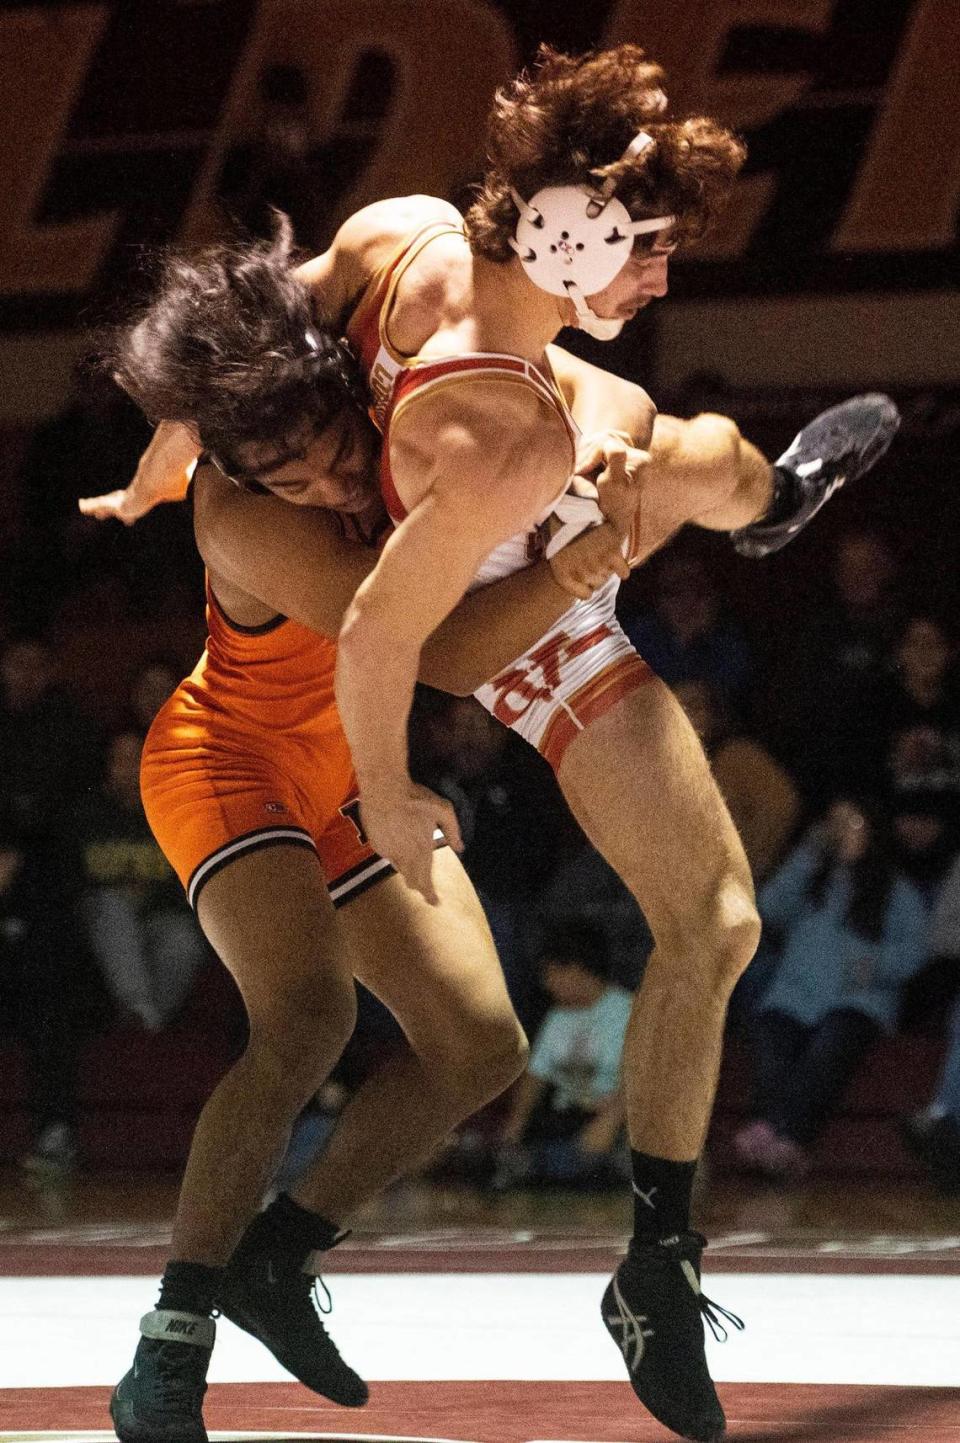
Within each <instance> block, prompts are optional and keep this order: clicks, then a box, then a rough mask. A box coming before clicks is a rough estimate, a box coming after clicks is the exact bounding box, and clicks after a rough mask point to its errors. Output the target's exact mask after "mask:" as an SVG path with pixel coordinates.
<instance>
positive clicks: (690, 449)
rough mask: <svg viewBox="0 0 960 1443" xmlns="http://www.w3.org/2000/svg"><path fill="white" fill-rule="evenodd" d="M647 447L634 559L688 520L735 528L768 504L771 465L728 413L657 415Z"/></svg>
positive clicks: (763, 511) (639, 558) (711, 526)
mask: <svg viewBox="0 0 960 1443" xmlns="http://www.w3.org/2000/svg"><path fill="white" fill-rule="evenodd" d="M649 451H650V457H651V460H650V464H649V465H648V466H646V467H644V470H643V472H642V473H641V476H642V480H641V493H640V514H641V523H642V525H641V530H640V536H639V540H640V543H641V544H640V547H639V549H638V553H637V554H636V555H635V562H636V564H639V563H640V562H642V561H645V560H646V559H647V557H649V556H650V555H651V554H652V553H653V552H654V551H656V550H657V549H658V548H659V547H660V546H662V545H663V544H664V543H665V542H666V541H667V540H668V539H669V537H670V536H672V535H673V533H674V532H675V531H677V530H679V528H680V527H681V526H684V525H686V524H687V523H688V522H693V523H694V524H695V525H697V526H702V527H705V528H706V529H707V530H710V531H735V530H737V529H738V528H739V527H742V526H748V525H749V524H750V523H751V522H752V521H755V520H757V518H758V517H760V516H763V515H765V514H766V512H767V510H768V509H769V506H770V502H771V500H772V497H773V467H772V466H771V464H770V462H769V461H768V460H767V459H766V457H765V456H763V455H762V453H761V452H760V451H758V450H757V448H756V446H754V445H753V444H752V443H751V442H749V441H747V440H746V439H745V438H744V437H743V436H742V435H741V434H740V431H739V428H738V427H737V426H736V424H735V423H734V422H733V421H731V420H729V419H728V417H726V416H715V415H712V414H710V413H704V414H703V415H700V416H695V417H693V419H692V420H690V421H681V420H678V419H677V418H676V417H675V416H657V418H656V421H655V422H654V426H653V435H652V438H651V441H650V447H649Z"/></svg>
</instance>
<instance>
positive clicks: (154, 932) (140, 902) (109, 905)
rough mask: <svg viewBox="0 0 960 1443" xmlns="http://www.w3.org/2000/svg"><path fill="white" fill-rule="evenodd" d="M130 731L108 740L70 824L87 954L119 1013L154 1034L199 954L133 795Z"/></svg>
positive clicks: (137, 742)
mask: <svg viewBox="0 0 960 1443" xmlns="http://www.w3.org/2000/svg"><path fill="white" fill-rule="evenodd" d="M142 750H143V742H142V740H141V738H140V736H139V735H138V734H137V733H136V732H120V733H119V734H118V735H117V736H115V737H113V739H112V740H111V742H110V748H109V754H108V762H107V776H106V782H105V785H104V787H103V789H102V791H100V792H98V793H95V794H94V795H93V796H91V797H89V798H88V799H87V801H86V804H85V805H84V807H83V808H82V810H81V811H80V813H79V816H78V818H77V821H76V837H77V844H78V848H79V853H80V864H81V867H82V873H83V879H82V884H81V886H82V895H81V901H80V907H81V915H82V917H83V921H84V925H85V930H86V935H87V938H88V941H89V945H90V948H91V951H92V953H93V956H94V959H95V960H96V962H97V965H98V966H99V968H100V970H101V972H102V974H103V977H104V980H105V982H106V984H107V986H108V987H109V989H110V992H111V994H112V995H113V997H114V999H115V1001H116V1002H117V1005H118V1006H119V1008H120V1012H121V1016H122V1017H123V1018H124V1019H125V1020H128V1021H135V1022H137V1023H138V1024H139V1025H140V1026H142V1027H144V1028H146V1029H147V1031H149V1032H159V1031H160V1030H161V1029H162V1028H163V1027H165V1026H166V1025H167V1023H168V1022H170V1020H171V1019H172V1018H173V1017H175V1016H176V1014H177V1013H178V1012H179V1011H180V1009H181V1007H182V1006H183V1003H184V1002H185V1000H186V997H187V994H188V993H189V991H190V988H191V986H192V984H193V979H194V976H195V975H196V972H197V970H198V968H199V967H200V965H201V963H202V962H203V961H204V959H205V957H206V955H207V953H206V949H205V944H204V941H203V937H202V935H201V933H200V929H199V927H198V926H197V923H196V921H195V919H194V916H193V913H192V912H191V911H190V908H189V907H188V905H187V903H186V901H185V900H184V897H183V893H182V891H181V889H180V884H179V883H178V881H177V879H176V876H175V875H174V872H173V869H172V868H171V867H170V864H169V863H168V862H167V860H166V858H165V857H164V855H163V853H162V852H161V851H160V848H159V847H158V846H157V844H156V842H155V841H154V839H153V835H152V833H151V831H150V828H149V826H148V825H147V819H146V817H145V816H144V812H143V804H142V802H141V800H140V755H141V752H142Z"/></svg>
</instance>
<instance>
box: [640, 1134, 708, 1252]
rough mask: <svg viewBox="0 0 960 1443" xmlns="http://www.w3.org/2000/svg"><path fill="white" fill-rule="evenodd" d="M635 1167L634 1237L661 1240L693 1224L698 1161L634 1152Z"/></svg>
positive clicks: (642, 1240) (645, 1241)
mask: <svg viewBox="0 0 960 1443" xmlns="http://www.w3.org/2000/svg"><path fill="white" fill-rule="evenodd" d="M630 1160H631V1164H632V1168H633V1236H634V1238H635V1239H636V1240H637V1242H642V1243H650V1242H658V1241H659V1240H660V1239H661V1238H670V1237H673V1236H674V1235H675V1234H676V1233H685V1232H686V1231H687V1230H688V1229H689V1227H690V1197H691V1194H692V1192H693V1175H694V1173H695V1172H696V1170H697V1164H696V1163H695V1162H670V1161H669V1160H668V1159H667V1158H665V1157H650V1156H648V1154H647V1153H645V1152H633V1151H631V1153H630Z"/></svg>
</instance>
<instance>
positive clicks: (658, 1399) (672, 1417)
mask: <svg viewBox="0 0 960 1443" xmlns="http://www.w3.org/2000/svg"><path fill="white" fill-rule="evenodd" d="M705 1241H706V1240H705V1239H704V1238H703V1237H701V1235H700V1234H699V1233H693V1232H688V1233H680V1234H679V1235H678V1236H676V1237H670V1238H664V1239H663V1241H662V1242H656V1243H641V1244H638V1243H636V1242H631V1244H630V1247H629V1249H628V1251H627V1256H626V1257H625V1258H624V1260H623V1262H622V1263H621V1264H620V1266H619V1267H618V1268H617V1271H616V1272H615V1273H614V1275H613V1277H612V1278H611V1280H610V1282H609V1284H608V1286H607V1290H606V1292H605V1293H604V1295H603V1302H602V1304H601V1309H602V1313H603V1321H604V1324H605V1326H606V1328H607V1331H608V1332H609V1334H610V1336H611V1337H612V1338H613V1341H614V1342H615V1343H616V1345H617V1347H618V1348H619V1349H620V1351H621V1353H622V1354H623V1358H624V1362H625V1363H626V1365H627V1372H628V1373H629V1374H630V1382H631V1383H632V1385H633V1391H634V1392H635V1393H636V1395H637V1397H638V1398H639V1399H640V1402H641V1403H642V1404H643V1406H644V1407H645V1408H646V1409H647V1410H648V1412H650V1413H652V1414H653V1416H654V1418H656V1419H657V1421H658V1422H660V1423H662V1424H663V1425H664V1427H665V1428H670V1429H672V1430H673V1432H674V1433H679V1435H680V1437H681V1438H691V1439H695V1440H696V1443H715V1440H716V1439H718V1438H722V1436H723V1432H724V1429H725V1428H726V1422H727V1420H726V1418H725V1417H724V1413H723V1409H722V1408H721V1406H720V1399H719V1398H718V1397H717V1391H716V1389H715V1388H714V1386H713V1380H712V1379H711V1377H710V1374H709V1372H708V1370H707V1359H706V1353H705V1350H704V1333H703V1319H704V1318H705V1319H706V1320H707V1322H708V1323H709V1325H710V1329H711V1331H712V1332H713V1335H714V1337H715V1338H717V1339H718V1340H721V1339H722V1340H723V1341H726V1337H727V1332H726V1329H725V1328H724V1326H723V1324H722V1323H721V1322H720V1317H724V1318H726V1320H727V1322H729V1323H732V1324H733V1326H734V1327H735V1328H740V1329H741V1330H742V1328H743V1326H744V1325H743V1322H742V1321H741V1319H740V1318H738V1317H736V1316H735V1315H734V1314H733V1313H728V1312H727V1311H726V1309H725V1308H721V1307H719V1306H718V1304H716V1303H712V1302H711V1301H710V1299H709V1298H705V1297H704V1295H703V1293H702V1292H701V1291H700V1257H701V1254H702V1252H703V1249H704V1246H705ZM718 1315H719V1316H718Z"/></svg>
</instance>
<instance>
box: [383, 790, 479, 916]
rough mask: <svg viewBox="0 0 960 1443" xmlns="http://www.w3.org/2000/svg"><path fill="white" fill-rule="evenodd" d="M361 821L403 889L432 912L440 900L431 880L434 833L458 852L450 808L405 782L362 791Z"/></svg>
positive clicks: (457, 833)
mask: <svg viewBox="0 0 960 1443" xmlns="http://www.w3.org/2000/svg"><path fill="white" fill-rule="evenodd" d="M360 820H361V822H362V824H363V831H364V835H365V836H366V839H367V841H368V842H369V844H370V846H371V847H372V848H373V849H374V851H375V852H379V854H380V856H381V857H386V858H387V860H388V861H389V862H392V863H393V865H394V866H395V867H396V869H397V871H398V872H399V873H400V875H401V877H402V878H403V880H404V881H405V882H406V884H407V886H408V887H412V888H413V890H414V891H415V892H419V893H420V894H421V896H423V897H424V898H425V899H426V900H427V901H428V902H429V903H430V905H431V906H432V907H435V906H436V904H437V902H438V901H439V898H438V897H437V893H436V891H435V889H434V885H433V876H432V873H433V846H434V833H435V832H436V830H437V829H438V828H439V829H440V831H441V832H442V833H443V835H444V838H445V839H446V841H447V842H448V844H449V845H450V846H451V847H452V848H453V850H454V851H455V852H462V851H463V841H462V839H461V836H460V824H459V822H458V821H457V814H456V812H455V811H454V808H453V804H452V803H451V802H448V801H447V799H446V797H438V796H437V794H436V793H435V792H431V791H430V789H429V787H421V786H418V785H417V783H416V782H412V781H411V780H410V779H409V777H405V778H402V779H401V780H399V781H397V782H391V783H390V784H389V785H388V786H382V785H378V786H376V787H373V788H370V789H368V790H366V791H365V792H363V793H362V794H361V798H360Z"/></svg>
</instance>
